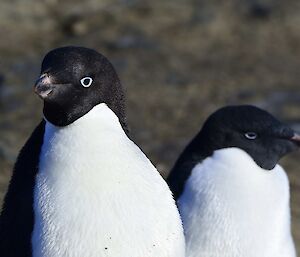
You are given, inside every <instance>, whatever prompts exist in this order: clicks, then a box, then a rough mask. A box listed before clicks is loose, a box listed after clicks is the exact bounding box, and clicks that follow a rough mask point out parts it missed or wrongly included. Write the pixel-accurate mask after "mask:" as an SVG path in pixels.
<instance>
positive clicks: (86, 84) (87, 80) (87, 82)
mask: <svg viewBox="0 0 300 257" xmlns="http://www.w3.org/2000/svg"><path fill="white" fill-rule="evenodd" d="M80 83H81V85H82V86H84V87H89V86H90V85H92V83H93V79H92V78H91V77H84V78H82V79H81V80H80Z"/></svg>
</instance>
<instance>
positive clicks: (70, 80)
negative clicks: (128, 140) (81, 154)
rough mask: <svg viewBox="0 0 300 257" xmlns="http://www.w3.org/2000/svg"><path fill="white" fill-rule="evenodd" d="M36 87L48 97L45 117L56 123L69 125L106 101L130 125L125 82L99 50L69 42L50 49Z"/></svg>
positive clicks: (44, 98)
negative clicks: (123, 85) (126, 111)
mask: <svg viewBox="0 0 300 257" xmlns="http://www.w3.org/2000/svg"><path fill="white" fill-rule="evenodd" d="M34 89H35V92H36V94H38V95H39V96H40V98H42V99H43V101H44V108H43V113H44V116H45V118H46V119H47V120H48V121H49V122H51V123H52V124H54V125H56V126H67V125H69V124H71V123H73V122H74V121H75V120H77V119H78V118H80V117H82V116H83V115H85V114H86V113H87V112H89V111H90V110H91V109H92V108H93V107H94V106H96V105H98V104H100V103H105V104H106V105H107V106H108V107H109V108H110V109H111V110H112V111H113V112H114V113H115V114H116V115H117V116H118V118H119V120H120V123H121V124H122V126H123V128H124V129H126V120H125V100H124V93H123V88H122V85H121V83H120V80H119V78H118V75H117V73H116V71H115V70H114V68H113V66H112V64H111V63H110V62H109V61H108V59H107V58H105V57H104V56H103V55H101V54H100V53H98V52H96V51H95V50H92V49H88V48H84V47H73V46H68V47H61V48H57V49H54V50H52V51H50V52H49V53H48V54H46V56H45V57H44V60H43V62H42V67H41V74H40V77H39V78H38V80H37V81H36V83H35V86H34Z"/></svg>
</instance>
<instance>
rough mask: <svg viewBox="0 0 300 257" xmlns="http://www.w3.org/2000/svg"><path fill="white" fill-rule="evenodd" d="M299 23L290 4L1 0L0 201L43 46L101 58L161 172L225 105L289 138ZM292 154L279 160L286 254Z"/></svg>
mask: <svg viewBox="0 0 300 257" xmlns="http://www.w3.org/2000/svg"><path fill="white" fill-rule="evenodd" d="M299 28H300V2H299V1H297V0H286V1H279V0H227V1H216V0H210V1H208V0H207V1H205V0H198V1H196V0H186V1H179V0H173V1H159V0H152V1H137V0H118V1H117V0H110V1H108V0H101V1H97V0H87V1H78V0H75V1H70V0H66V1H58V0H46V1H37V0H28V1H22V0H9V1H8V0H3V1H1V8H0V33H1V35H2V36H1V40H0V192H1V196H0V198H1V199H2V197H3V194H4V193H5V191H6V188H7V183H8V180H9V177H10V174H11V169H12V165H13V163H14V161H15V158H16V156H17V154H18V151H19V149H20V147H21V146H22V145H23V144H24V142H25V140H26V138H27V137H28V136H29V134H30V132H31V131H32V130H33V128H34V127H35V125H36V124H37V122H38V121H39V120H40V119H41V102H40V100H39V99H38V98H37V97H36V96H35V95H34V94H33V92H32V86H33V83H34V81H35V79H36V78H37V76H38V73H39V67H40V63H41V58H42V57H43V55H44V54H45V53H46V52H47V51H48V50H50V49H51V48H55V47H58V46H63V45H82V46H86V47H92V48H95V49H97V50H98V51H100V52H101V53H103V54H104V55H106V56H107V57H108V58H109V59H110V60H111V61H112V62H113V64H114V65H115V67H116V69H117V71H118V73H119V75H120V78H121V80H122V82H123V84H124V87H125V88H126V92H127V106H128V110H127V111H128V120H129V124H130V128H131V135H132V138H133V139H134V140H135V141H136V142H137V143H138V144H139V145H140V146H141V148H142V149H143V150H144V152H145V153H146V154H147V155H148V156H149V157H150V159H151V160H152V161H153V163H154V164H155V165H157V167H158V169H159V170H160V171H161V172H162V174H163V175H166V174H167V173H168V171H169V169H170V167H171V166H172V164H173V163H174V161H175V160H176V158H177V156H178V154H179V153H180V152H181V150H182V148H183V147H184V146H185V145H186V144H187V142H188V141H189V140H190V139H191V138H192V137H193V136H194V135H195V133H196V132H197V131H198V130H199V129H200V127H201V124H202V123H203V121H204V119H205V118H206V117H207V116H208V115H209V114H210V113H211V112H213V111H214V110H216V109H217V108H219V107H220V106H222V105H225V104H241V103H247V104H256V105H258V106H261V107H263V108H266V109H267V110H269V111H270V112H272V113H273V114H275V115H277V116H278V117H279V118H281V119H282V120H284V121H285V122H287V123H289V124H291V125H292V126H294V128H296V129H298V130H299V131H300V86H299V81H300V72H299V69H300V29H299ZM299 157H300V153H295V154H293V155H291V156H289V157H287V158H285V159H284V160H283V161H282V165H283V166H284V167H285V168H286V170H287V171H288V175H289V178H290V181H291V194H292V197H291V202H292V216H293V224H292V226H293V232H294V236H295V240H296V243H297V247H298V251H300V168H299V164H300V158H299ZM0 201H1V200H0Z"/></svg>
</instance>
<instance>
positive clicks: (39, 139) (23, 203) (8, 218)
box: [0, 120, 45, 257]
mask: <svg viewBox="0 0 300 257" xmlns="http://www.w3.org/2000/svg"><path fill="white" fill-rule="evenodd" d="M44 132H45V121H44V120H43V121H41V122H40V124H39V125H38V126H37V127H36V129H35V130H34V131H33V133H32V135H31V136H30V138H29V139H28V140H27V142H26V143H25V145H24V146H23V148H22V149H21V151H20V153H19V156H18V158H17V161H16V163H15V166H14V169H13V173H12V178H11V180H10V184H9V187H8V191H7V193H6V196H5V198H4V203H3V207H2V211H1V215H0V255H1V256H3V257H31V256H32V249H31V233H32V231H33V225H34V220H33V219H34V216H33V215H34V213H33V193H34V192H33V191H34V183H35V176H36V174H37V172H38V164H39V155H40V151H41V147H42V144H43V138H44Z"/></svg>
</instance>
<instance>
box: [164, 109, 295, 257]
mask: <svg viewBox="0 0 300 257" xmlns="http://www.w3.org/2000/svg"><path fill="white" fill-rule="evenodd" d="M299 145H300V137H299V136H298V135H297V134H296V133H295V132H294V131H293V130H292V129H290V128H289V127H288V126H286V125H284V124H283V123H281V122H280V121H278V120H277V119H275V118H274V117H273V116H272V115H271V114H269V113H267V112H266V111H263V110H261V109H259V108H256V107H254V106H229V107H224V108H221V109H220V110H218V111H216V112H215V113H213V114H212V115H211V116H210V117H209V118H208V120H207V121H206V122H205V124H204V126H203V128H202V129H201V131H200V132H199V133H198V134H197V135H196V137H195V138H194V139H193V140H192V141H191V143H190V144H189V145H188V146H187V147H186V148H185V150H184V151H183V153H182V154H181V155H180V157H179V158H178V160H177V162H176V164H175V166H174V167H173V169H172V170H171V173H170V175H169V177H168V183H169V186H170V188H171V190H172V191H173V193H174V195H175V198H176V200H177V204H178V207H179V211H180V214H181V217H182V220H183V226H184V230H185V237H186V254H187V256H188V257H196V256H199V257H211V256H224V257H238V256H243V257H255V256H264V257H294V256H295V248H294V243H293V239H292V236H291V230H290V207H289V183H288V178H287V176H286V173H285V172H284V170H283V169H282V168H281V167H280V166H279V165H278V164H277V163H278V161H279V159H280V158H282V157H283V156H284V155H286V154H287V153H289V152H291V151H293V150H296V149H297V148H298V147H299Z"/></svg>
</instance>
